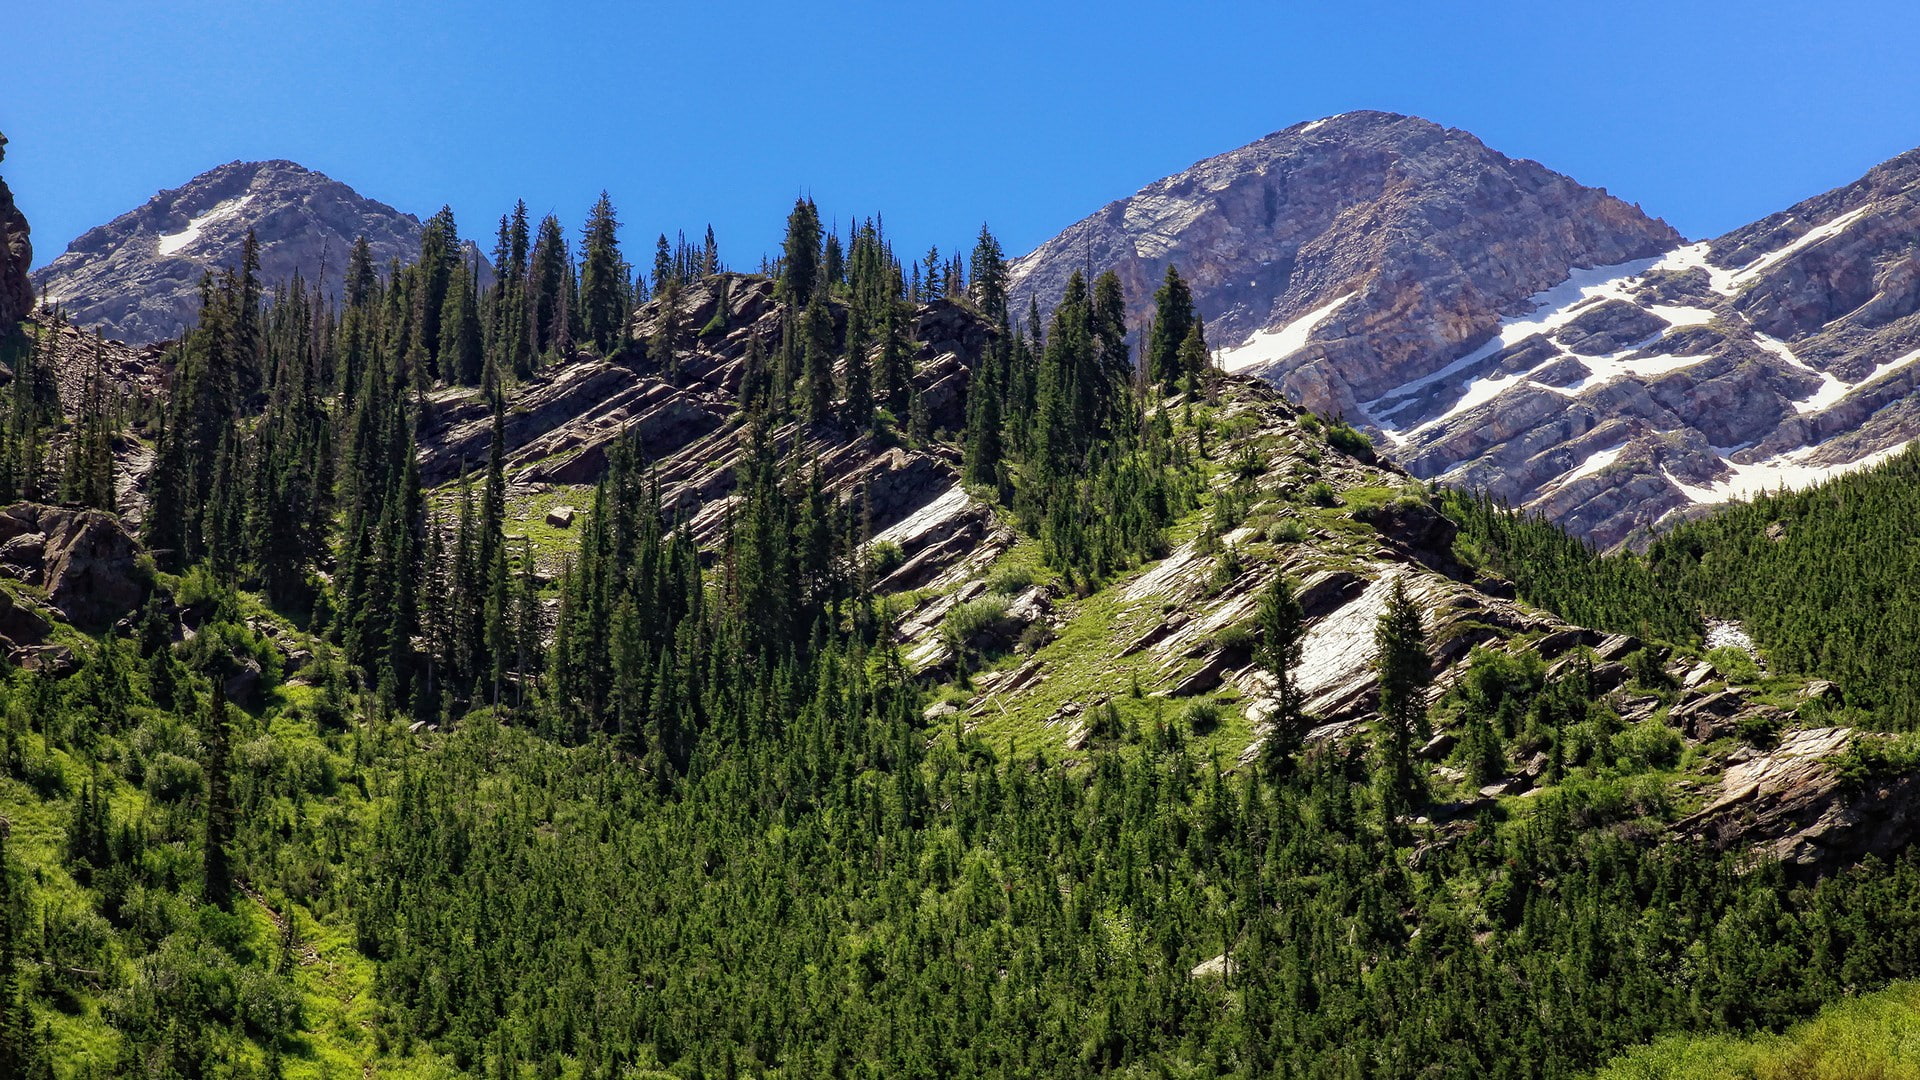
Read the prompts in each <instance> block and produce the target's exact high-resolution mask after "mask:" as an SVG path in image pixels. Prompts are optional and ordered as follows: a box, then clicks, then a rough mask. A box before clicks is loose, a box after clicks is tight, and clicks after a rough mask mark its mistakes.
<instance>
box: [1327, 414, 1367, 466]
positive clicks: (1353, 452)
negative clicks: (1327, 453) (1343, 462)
mask: <svg viewBox="0 0 1920 1080" xmlns="http://www.w3.org/2000/svg"><path fill="white" fill-rule="evenodd" d="M1327 445H1328V446H1331V447H1333V448H1334V449H1335V450H1338V451H1340V452H1341V453H1343V454H1346V455H1347V456H1348V457H1355V458H1359V459H1360V460H1361V461H1372V460H1373V440H1371V439H1369V438H1367V437H1366V436H1365V435H1362V434H1361V433H1360V432H1359V431H1358V430H1356V429H1355V428H1354V427H1353V425H1351V424H1349V423H1347V422H1346V421H1345V420H1335V421H1334V422H1333V423H1331V424H1328V425H1327Z"/></svg>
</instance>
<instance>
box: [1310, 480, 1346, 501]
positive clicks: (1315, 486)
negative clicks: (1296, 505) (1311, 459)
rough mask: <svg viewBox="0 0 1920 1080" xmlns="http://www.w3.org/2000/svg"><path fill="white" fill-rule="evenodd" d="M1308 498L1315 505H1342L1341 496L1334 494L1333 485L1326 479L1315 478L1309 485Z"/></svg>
mask: <svg viewBox="0 0 1920 1080" xmlns="http://www.w3.org/2000/svg"><path fill="white" fill-rule="evenodd" d="M1306 500H1307V502H1309V503H1311V504H1313V505H1314V506H1339V505H1340V496H1338V495H1336V494H1334V492H1333V485H1332V484H1329V483H1327V482H1326V481H1325V480H1315V481H1314V482H1313V483H1311V484H1308V485H1307V491H1306Z"/></svg>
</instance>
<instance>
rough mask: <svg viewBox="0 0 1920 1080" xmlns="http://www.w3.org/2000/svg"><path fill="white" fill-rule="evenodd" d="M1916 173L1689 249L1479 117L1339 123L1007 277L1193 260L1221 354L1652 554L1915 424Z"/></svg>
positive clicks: (1384, 435)
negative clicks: (1709, 511) (1654, 536)
mask: <svg viewBox="0 0 1920 1080" xmlns="http://www.w3.org/2000/svg"><path fill="white" fill-rule="evenodd" d="M1917 183H1920V153H1917V154H1908V155H1903V156H1902V157H1899V158H1896V159H1894V160H1893V161H1890V162H1887V163H1886V164H1884V165H1881V166H1879V167H1878V168H1876V169H1874V170H1873V171H1871V172H1870V173H1868V174H1867V175H1866V176H1865V177H1863V178H1862V179H1861V180H1859V181H1857V182H1855V183H1853V184H1850V185H1848V186H1846V187H1843V188H1839V189H1837V190H1835V191H1832V192H1828V193H1826V194H1824V195H1821V196H1818V197H1816V198H1812V199H1809V200H1807V201H1805V202H1803V203H1801V204H1799V205H1797V206H1795V207H1793V208H1791V209H1789V210H1787V211H1784V212H1782V213H1780V214H1775V215H1773V216H1771V217H1768V218H1766V219H1763V220H1761V221H1759V222H1755V223H1754V224H1752V225H1749V226H1746V227H1744V228H1741V229H1737V230H1735V231H1733V232H1731V233H1728V234H1727V235H1726V236H1723V237H1720V238H1718V239H1716V240H1712V241H1707V242H1703V243H1693V244H1689V243H1686V242H1685V241H1684V240H1683V239H1682V238H1681V237H1680V236H1678V234H1676V233H1675V232H1674V231H1673V230H1672V229H1670V228H1668V227H1667V226H1665V225H1664V224H1663V223H1660V222H1657V221H1653V220H1650V219H1648V218H1647V217H1646V216H1645V215H1644V214H1642V213H1641V212H1640V211H1639V210H1638V209H1637V208H1634V207H1631V206H1628V205H1627V204H1625V203H1622V202H1620V201H1619V200H1617V199H1613V198H1611V197H1609V196H1607V195H1606V194H1604V193H1603V192H1599V191H1596V190H1594V189H1590V188H1585V187H1581V186H1579V185H1578V184H1575V183H1574V182H1573V181H1571V180H1568V179H1566V178H1565V177H1561V176H1559V175H1557V174H1554V173H1552V172H1549V171H1548V170H1546V169H1544V168H1542V167H1541V166H1539V165H1536V164H1534V163H1532V162H1524V161H1520V162H1516V161H1512V160H1510V159H1508V158H1505V157H1504V156H1502V155H1500V154H1498V153H1496V152H1494V151H1492V150H1489V149H1487V148H1486V147H1485V146H1484V145H1482V144H1481V143H1480V142H1479V141H1478V140H1477V139H1474V138H1473V137H1472V136H1471V135H1467V134H1466V133H1464V132H1459V131H1452V130H1448V129H1443V128H1440V127H1438V126H1437V125H1434V124H1431V123H1428V122H1427V121H1424V120H1419V119H1415V118H1410V117H1403V116H1394V115H1389V114H1383V113H1347V114H1343V115H1341V116H1337V117H1331V118H1329V119H1326V120H1319V121H1314V122H1312V123H1307V124H1301V125H1296V126H1295V127H1292V128H1288V129H1287V130H1285V131H1282V132H1279V133H1277V134H1275V135H1272V136H1269V137H1267V138H1266V139H1262V140H1260V141H1259V142H1256V143H1253V144H1252V145H1250V146H1247V147H1244V148H1242V149H1240V150H1236V151H1233V152H1232V153H1229V154H1225V155H1222V156H1220V157H1217V158H1212V159H1209V160H1208V161H1204V162H1201V163H1200V164H1198V165H1196V166H1194V167H1193V168H1191V169H1188V170H1187V171H1185V172H1183V173H1180V174H1178V175H1176V176H1173V177H1169V178H1168V179H1166V180H1162V181H1159V182H1157V183H1155V184H1152V185H1149V186H1148V187H1146V188H1144V189H1142V191H1140V192H1139V193H1138V194H1136V195H1134V196H1132V197H1130V198H1128V199H1125V200H1122V201H1121V202H1117V203H1114V204H1112V205H1110V206H1108V207H1107V208H1105V209H1103V210H1102V211H1101V212H1100V213H1098V214H1096V215H1094V216H1093V217H1090V218H1088V219H1086V220H1085V221H1083V222H1081V223H1079V224H1077V225H1075V226H1073V227H1070V228H1069V229H1067V230H1066V231H1064V232H1063V233H1061V234H1060V235H1059V236H1057V237H1055V238H1054V239H1053V240H1050V241H1048V242H1047V243H1046V244H1043V245H1042V246H1041V247H1040V248H1039V249H1037V250H1036V251H1035V252H1034V253H1032V254H1031V255H1028V256H1026V257H1025V258H1023V259H1021V260H1019V262H1018V263H1017V264H1016V267H1015V274H1014V282H1015V285H1014V287H1015V289H1016V291H1031V292H1033V293H1035V294H1036V295H1038V296H1039V297H1040V299H1041V300H1042V301H1043V302H1044V301H1046V300H1049V299H1051V298H1052V297H1053V296H1054V295H1057V292H1058V289H1059V288H1060V283H1061V282H1063V281H1064V278H1065V275H1066V274H1067V273H1069V272H1071V270H1073V269H1074V268H1077V267H1079V266H1081V265H1084V264H1085V263H1086V261H1087V256H1086V251H1087V249H1088V247H1089V246H1090V247H1091V250H1092V259H1091V261H1092V264H1093V265H1094V266H1095V267H1104V266H1107V265H1113V266H1116V267H1117V268H1119V270H1120V272H1121V274H1122V277H1123V279H1124V280H1128V281H1129V282H1130V283H1132V285H1133V290H1134V296H1135V299H1136V300H1137V301H1138V300H1139V299H1140V296H1141V292H1142V290H1148V289H1150V288H1151V286H1152V285H1153V283H1154V282H1155V280H1156V278H1157V276H1158V275H1159V274H1161V273H1162V272H1163V271H1164V267H1165V266H1166V265H1168V264H1169V263H1172V264H1174V265H1177V266H1178V267H1179V269H1180V271H1181V272H1182V273H1183V274H1184V275H1186V276H1187V277H1188V278H1189V279H1190V280H1191V281H1192V283H1193V287H1194V292H1195V298H1196V303H1197V306H1198V308H1199V310H1200V312H1201V314H1202V315H1203V316H1204V317H1206V318H1207V320H1208V323H1207V328H1208V334H1209V340H1210V342H1211V343H1212V344H1213V345H1214V346H1215V347H1217V348H1220V351H1219V352H1218V354H1217V355H1218V360H1219V362H1220V363H1221V364H1222V366H1224V367H1226V368H1227V369H1229V370H1233V371H1247V372H1252V373H1256V374H1259V375H1261V376H1263V377H1265V378H1267V379H1269V380H1272V381H1274V382H1276V383H1277V384H1279V385H1280V386H1281V387H1282V388H1284V389H1285V390H1287V392H1288V393H1290V394H1292V395H1293V396H1295V397H1297V398H1298V399H1299V400H1301V401H1302V402H1303V403H1305V404H1307V405H1308V406H1309V407H1311V408H1313V409H1315V410H1317V411H1320V412H1322V413H1325V414H1329V415H1340V416H1344V417H1346V418H1347V419H1348V420H1350V421H1351V422H1353V423H1354V424H1356V425H1358V426H1360V427H1362V428H1364V429H1366V430H1367V431H1368V432H1369V433H1370V434H1371V435H1373V436H1374V437H1375V438H1376V439H1377V440H1378V441H1379V442H1380V443H1381V444H1382V446H1383V447H1384V448H1386V449H1387V450H1388V451H1389V452H1390V453H1391V454H1392V455H1393V456H1394V457H1395V458H1396V459H1397V460H1398V461H1400V462H1401V463H1403V464H1404V465H1406V466H1407V467H1408V468H1409V469H1410V470H1411V471H1412V472H1413V473H1414V474H1415V475H1416V476H1420V477H1422V478H1428V479H1440V480H1443V481H1445V482H1448V483H1451V484H1456V485H1460V486H1466V487H1470V488H1474V489H1477V490H1483V491H1486V492H1488V493H1490V494H1493V495H1495V496H1497V497H1499V498H1502V499H1505V500H1507V501H1508V502H1510V503H1512V504H1514V505H1517V506H1524V507H1528V508H1531V509H1535V510H1538V511H1540V512H1542V513H1544V514H1546V515H1548V516H1549V517H1551V518H1553V519H1554V520H1556V521H1558V522H1560V523H1562V524H1563V525H1565V526H1566V527H1567V528H1569V529H1570V530H1572V531H1573V532H1575V533H1576V534H1578V535H1581V536H1583V537H1586V538H1588V539H1591V540H1593V541H1595V542H1597V543H1599V544H1601V545H1603V546H1612V545H1615V544H1619V543H1624V542H1633V543H1636V544H1637V543H1639V542H1643V541H1644V540H1645V539H1646V537H1647V535H1648V533H1649V531H1650V530H1651V529H1653V528H1654V527H1655V526H1658V525H1660V524H1662V523H1670V522H1671V521H1672V520H1674V519H1676V518H1679V517H1687V516H1692V515H1694V514H1697V513H1698V512H1699V510H1700V508H1701V507H1703V506H1707V505H1712V504H1714V503H1717V502H1721V501H1725V500H1727V499H1729V498H1734V497H1740V496H1745V495H1750V494H1753V493H1754V492H1757V491H1760V490H1765V489H1768V488H1771V487H1774V486H1778V485H1782V484H1785V485H1788V486H1803V485H1805V484H1807V483H1811V482H1813V481H1816V480H1818V479H1821V478H1823V477H1826V476H1831V475H1834V474H1835V473H1836V472H1839V471H1844V470H1846V469H1849V468H1857V467H1860V466H1861V465H1864V464H1870V463H1872V462H1875V461H1878V460H1882V459H1883V458H1884V457H1885V456H1886V455H1887V454H1889V453H1891V452H1892V451H1893V450H1894V449H1896V448H1897V447H1899V446H1901V445H1904V444H1905V443H1906V442H1907V441H1908V440H1910V439H1911V438H1912V437H1913V436H1914V434H1916V433H1917V432H1920V403H1916V401H1915V400H1913V394H1914V390H1915V386H1916V383H1915V378H1916V373H1915V371H1914V370H1913V369H1911V368H1910V367H1909V365H1910V364H1911V363H1912V361H1913V360H1914V359H1916V358H1917V357H1920V322H1916V321H1915V316H1914V313H1915V310H1916V308H1920V256H1917V255H1916V251H1915V245H1914V242H1913V240H1912V237H1913V235H1914V233H1915V231H1916V229H1917V228H1920V208H1917V207H1916V201H1915V198H1916V196H1915V193H1916V190H1917V189H1916V184H1917ZM1243 283H1244V284H1243ZM1146 311H1147V308H1146V307H1145V306H1144V304H1138V305H1136V308H1135V312H1134V314H1135V315H1136V316H1143V315H1144V314H1145V313H1146Z"/></svg>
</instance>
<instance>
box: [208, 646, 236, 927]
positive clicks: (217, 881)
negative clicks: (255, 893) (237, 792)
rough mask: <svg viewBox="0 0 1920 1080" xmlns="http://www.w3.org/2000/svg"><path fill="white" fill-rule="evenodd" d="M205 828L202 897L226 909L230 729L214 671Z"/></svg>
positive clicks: (230, 871) (229, 864)
mask: <svg viewBox="0 0 1920 1080" xmlns="http://www.w3.org/2000/svg"><path fill="white" fill-rule="evenodd" d="M204 739H205V743H206V760H205V761H204V762H202V769H203V770H204V772H205V775H206V808H205V809H206V828H205V830H204V832H203V833H202V836H201V873H200V895H201V898H202V899H203V900H205V901H206V902H207V903H209V904H213V905H215V906H218V907H223V908H224V907H226V906H227V905H228V904H229V903H231V902H232V898H233V862H232V854H231V852H230V851H229V850H228V849H229V846H230V845H231V844H232V843H233V815H234V808H233V795H232V792H231V790H230V785H231V783H232V776H231V775H230V769H231V764H230V761H229V756H230V752H231V740H232V734H231V730H230V729H229V727H228V725H227V691H226V684H225V682H224V681H222V677H221V674H220V672H219V670H218V669H217V668H216V669H215V671H214V672H213V701H212V703H211V704H210V705H209V706H208V708H207V721H206V730H205V733H204Z"/></svg>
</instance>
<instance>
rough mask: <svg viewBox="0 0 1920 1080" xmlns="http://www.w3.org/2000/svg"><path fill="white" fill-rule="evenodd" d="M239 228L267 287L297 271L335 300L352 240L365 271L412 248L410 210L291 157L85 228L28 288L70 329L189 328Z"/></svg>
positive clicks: (147, 338) (125, 334)
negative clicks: (256, 248) (206, 281)
mask: <svg viewBox="0 0 1920 1080" xmlns="http://www.w3.org/2000/svg"><path fill="white" fill-rule="evenodd" d="M249 229H252V230H253V231H254V234H255V236H256V238H257V239H258V241H259V244H260V278H261V280H262V281H263V282H265V283H266V284H267V285H268V286H269V287H271V286H273V285H277V284H282V283H284V282H287V281H289V280H291V279H292V277H293V275H294V274H296V273H298V274H299V275H300V276H301V277H302V278H303V279H305V280H306V281H307V282H309V283H312V282H316V281H317V282H321V283H323V284H324V285H325V287H326V288H327V290H328V292H329V294H330V295H333V296H336V297H337V296H338V295H339V293H340V289H341V282H342V280H343V277H344V274H345V270H346V264H347V256H348V254H349V252H351V250H352V248H353V242H354V240H355V239H356V238H357V237H361V236H364V237H366V238H367V244H368V247H369V248H370V249H371V250H372V252H373V259H374V264H375V265H376V266H382V267H383V266H385V265H386V263H387V260H389V259H394V258H398V259H402V260H409V259H412V258H414V257H416V256H417V255H418V254H419V251H420V231H421V223H420V219H418V218H416V217H414V216H413V215H412V214H406V213H402V212H400V211H398V210H395V209H394V208H393V207H391V206H388V205H386V204H385V203H382V202H376V201H374V200H372V199H369V198H366V197H365V196H362V195H360V194H359V193H358V192H356V191H354V190H353V189H352V188H350V187H348V186H347V185H345V184H343V183H341V182H339V181H338V180H334V179H332V178H330V177H328V176H326V175H324V174H322V173H318V172H315V171H314V170H312V169H308V168H305V167H303V166H301V165H297V164H295V163H294V162H291V161H235V162H230V163H228V164H226V165H222V166H219V167H218V168H215V169H210V170H208V171H207V172H204V173H201V174H200V175H199V176H196V177H194V178H193V179H192V180H190V181H188V182H187V183H186V184H184V185H182V186H180V187H177V188H171V189H169V190H166V191H162V192H160V193H159V194H157V195H155V196H154V197H153V198H151V199H148V200H147V201H146V203H145V204H144V205H142V206H140V207H137V208H136V209H133V210H130V211H128V212H127V213H125V214H122V215H120V216H119V217H117V218H114V219H113V220H112V221H111V222H108V223H107V224H105V225H102V226H99V227H98V228H94V229H90V230H88V231H87V232H86V233H84V234H82V235H81V236H80V237H79V238H78V239H76V240H75V241H73V243H71V244H69V245H68V246H67V250H66V253H65V254H63V255H61V256H60V257H59V258H57V259H55V260H54V261H53V262H52V263H51V264H49V265H47V266H46V267H44V268H42V269H41V270H39V271H38V272H37V273H35V274H34V282H35V284H36V285H37V286H38V287H39V290H40V292H41V294H42V299H43V301H44V302H46V303H48V304H52V303H58V304H59V305H60V306H61V307H62V308H64V309H65V311H66V313H67V315H68V317H69V318H71V319H72V320H73V321H74V322H75V323H77V324H79V325H80V326H83V327H86V328H89V329H96V328H97V329H99V330H100V331H101V332H103V333H105V334H106V335H107V336H108V337H110V338H115V339H118V340H122V341H126V342H130V343H133V344H146V343H149V342H154V341H162V340H166V339H169V338H174V337H178V336H179V335H180V333H181V332H182V331H183V330H184V329H185V328H186V327H187V326H188V325H189V324H190V323H191V322H192V320H193V317H194V315H195V314H196V313H197V312H198V310H199V304H200V293H199V289H200V279H201V276H202V275H204V274H205V273H206V272H207V271H209V270H218V269H220V268H223V267H233V266H236V265H238V263H239V261H240V251H241V246H242V244H243V242H244V241H245V239H246V235H247V230H249ZM469 252H470V256H471V246H470V245H469Z"/></svg>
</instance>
